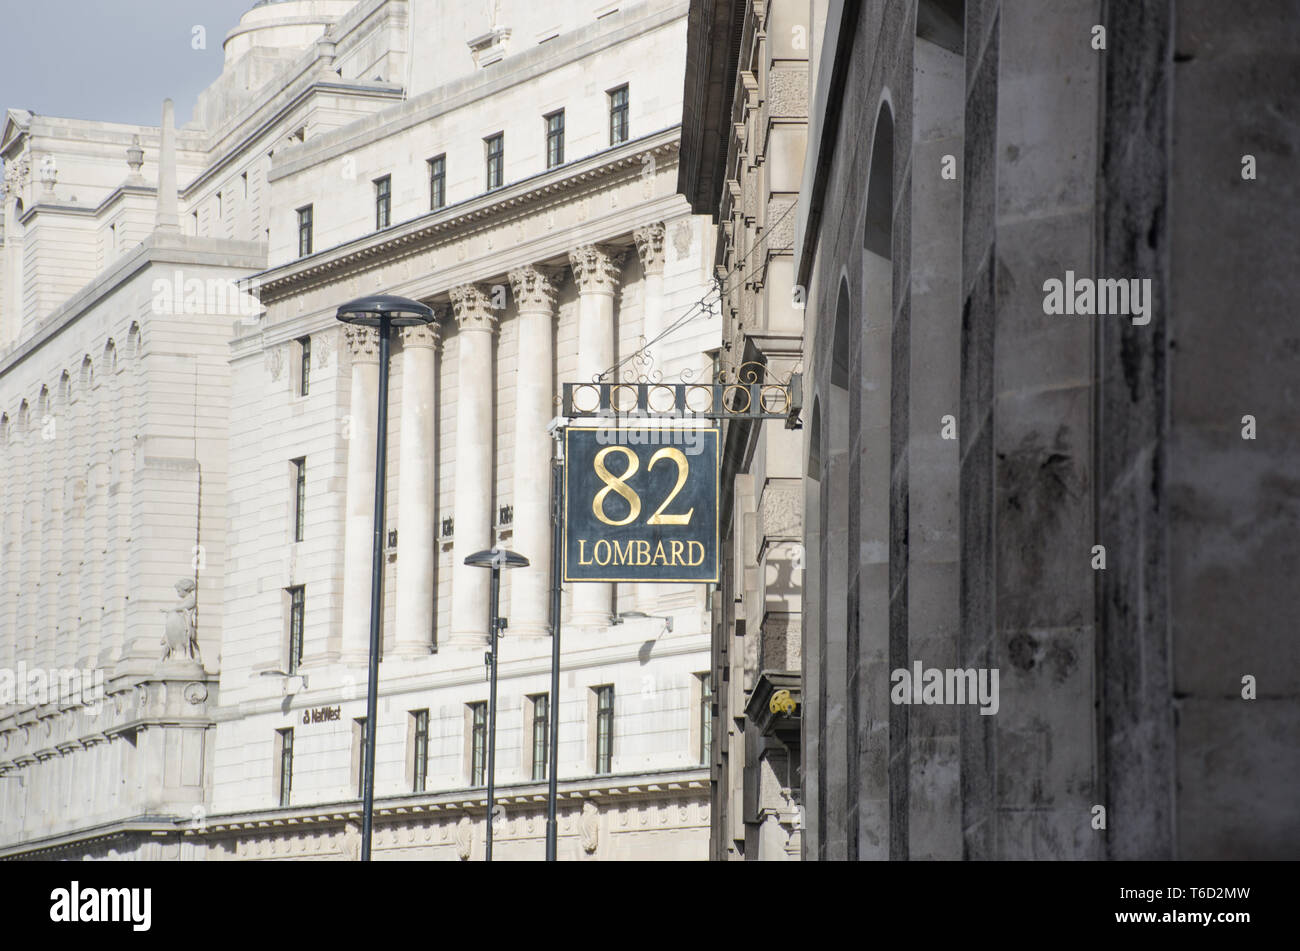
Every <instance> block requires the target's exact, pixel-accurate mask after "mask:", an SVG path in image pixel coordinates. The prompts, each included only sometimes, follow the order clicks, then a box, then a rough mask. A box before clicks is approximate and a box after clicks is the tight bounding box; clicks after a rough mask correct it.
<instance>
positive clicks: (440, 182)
mask: <svg viewBox="0 0 1300 951" xmlns="http://www.w3.org/2000/svg"><path fill="white" fill-rule="evenodd" d="M446 203H447V159H446V158H445V157H444V156H441V155H440V156H438V157H437V158H435V159H430V161H429V208H430V210H435V209H438V208H441V207H442V206H443V205H445V204H446Z"/></svg>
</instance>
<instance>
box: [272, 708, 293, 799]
mask: <svg viewBox="0 0 1300 951" xmlns="http://www.w3.org/2000/svg"><path fill="white" fill-rule="evenodd" d="M275 745H276V748H277V749H276V759H277V760H278V761H279V762H278V766H277V769H276V772H277V773H278V774H279V775H278V776H277V777H276V780H277V782H276V785H277V786H279V787H280V788H279V789H278V790H277V794H278V798H279V800H280V805H281V806H287V805H289V792H290V790H291V789H292V788H293V727H289V728H288V729H285V730H276V731H275Z"/></svg>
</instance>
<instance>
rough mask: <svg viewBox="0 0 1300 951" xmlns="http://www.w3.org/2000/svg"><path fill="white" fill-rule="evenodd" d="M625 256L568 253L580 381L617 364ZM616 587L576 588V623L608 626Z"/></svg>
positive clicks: (591, 248) (590, 248)
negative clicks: (617, 301)
mask: <svg viewBox="0 0 1300 951" xmlns="http://www.w3.org/2000/svg"><path fill="white" fill-rule="evenodd" d="M623 257H624V252H623V251H622V250H619V249H615V248H609V247H604V246H601V245H594V244H593V245H585V246H583V247H580V248H576V249H575V250H573V251H571V252H570V253H569V262H570V264H571V265H572V266H573V278H574V281H575V282H576V283H577V285H578V291H579V298H578V377H577V378H578V380H580V381H584V382H585V381H587V380H594V379H596V378H597V377H599V376H600V374H602V373H603V372H605V370H607V369H609V368H610V367H611V366H613V364H614V359H615V357H614V349H615V348H614V291H615V290H616V289H617V288H618V282H619V278H620V276H621V273H622V266H623ZM613 595H614V591H613V585H611V584H605V583H601V582H589V583H585V584H578V585H574V588H573V623H574V624H576V625H577V626H579V627H582V628H596V627H602V626H604V625H606V624H608V623H609V617H610V613H611V610H612V606H613Z"/></svg>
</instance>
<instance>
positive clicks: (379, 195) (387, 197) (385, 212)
mask: <svg viewBox="0 0 1300 951" xmlns="http://www.w3.org/2000/svg"><path fill="white" fill-rule="evenodd" d="M392 210H393V177H392V176H391V175H385V176H384V177H383V178H377V179H375V230H376V231H383V230H384V229H385V228H387V227H388V226H389V224H391V223H392Z"/></svg>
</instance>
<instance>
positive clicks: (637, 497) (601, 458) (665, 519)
mask: <svg viewBox="0 0 1300 951" xmlns="http://www.w3.org/2000/svg"><path fill="white" fill-rule="evenodd" d="M564 439H565V451H564V580H565V581H661V582H671V581H690V582H705V581H717V580H718V431H717V430H716V429H670V428H667V427H663V428H660V427H658V426H650V427H646V428H636V427H616V426H590V427H584V426H571V427H569V428H568V429H566V430H565V437H564Z"/></svg>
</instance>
